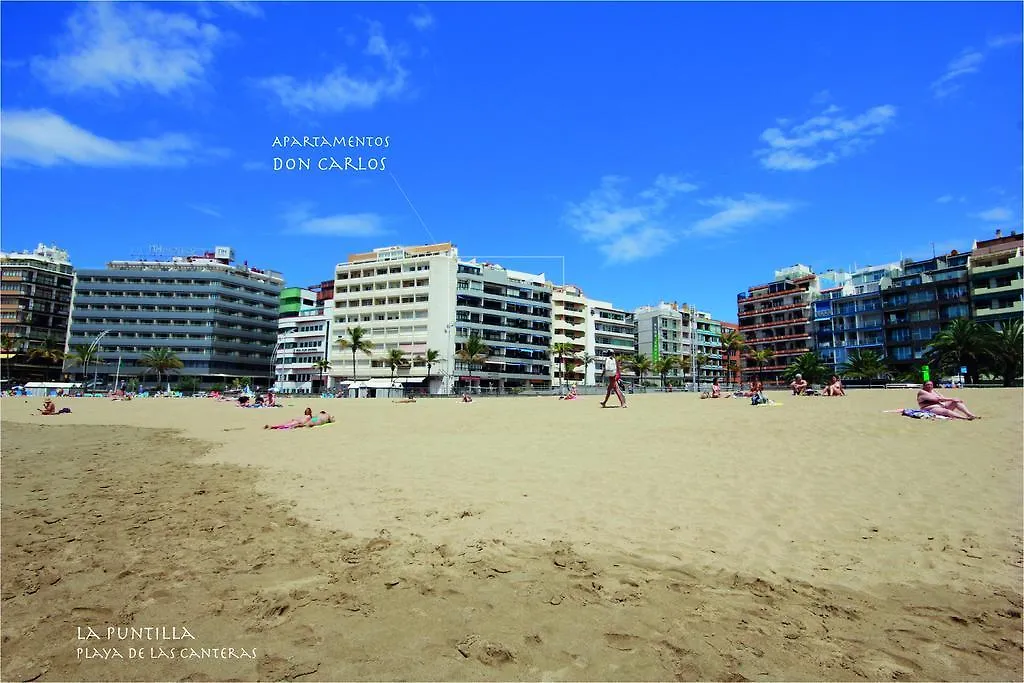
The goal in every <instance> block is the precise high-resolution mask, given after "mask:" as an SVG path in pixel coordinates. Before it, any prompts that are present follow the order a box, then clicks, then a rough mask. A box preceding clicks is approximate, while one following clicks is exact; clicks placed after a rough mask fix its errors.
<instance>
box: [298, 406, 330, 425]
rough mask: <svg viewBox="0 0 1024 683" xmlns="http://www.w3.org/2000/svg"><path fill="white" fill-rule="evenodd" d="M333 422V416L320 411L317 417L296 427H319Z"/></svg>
mask: <svg viewBox="0 0 1024 683" xmlns="http://www.w3.org/2000/svg"><path fill="white" fill-rule="evenodd" d="M332 422H334V416H333V415H328V414H327V411H326V410H321V411H320V413H319V414H318V415H316V416H315V417H314V418H313V419H311V420H310V421H309V422H306V423H305V424H301V425H297V426H298V427H310V428H312V427H319V426H320V425H325V424H330V423H332Z"/></svg>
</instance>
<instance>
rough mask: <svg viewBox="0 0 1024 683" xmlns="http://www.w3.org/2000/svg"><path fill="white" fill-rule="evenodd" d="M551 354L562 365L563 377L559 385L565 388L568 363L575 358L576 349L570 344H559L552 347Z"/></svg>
mask: <svg viewBox="0 0 1024 683" xmlns="http://www.w3.org/2000/svg"><path fill="white" fill-rule="evenodd" d="M551 352H552V353H553V354H554V355H555V357H556V358H557V359H558V362H559V363H560V364H561V365H562V375H561V377H560V378H559V382H558V384H559V385H560V386H565V373H566V367H565V366H566V361H567V360H568V359H570V358H575V356H576V348H575V347H574V346H573V345H572V344H569V343H568V342H558V343H557V344H552V345H551Z"/></svg>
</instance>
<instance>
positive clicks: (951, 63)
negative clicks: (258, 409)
mask: <svg viewBox="0 0 1024 683" xmlns="http://www.w3.org/2000/svg"><path fill="white" fill-rule="evenodd" d="M0 20H2V21H0V32H2V35H0V39H2V40H0V44H2V46H3V48H2V49H3V52H2V81H0V102H2V122H0V124H2V125H0V130H2V133H0V134H2V146H0V153H2V185H0V221H2V227H3V233H2V245H0V246H2V248H3V249H5V250H12V249H16V250H20V249H25V248H33V247H34V246H35V244H36V243H37V242H39V241H45V242H47V243H57V244H58V245H59V246H61V247H63V248H66V249H68V250H69V251H70V252H71V257H72V260H73V262H74V263H75V265H76V266H78V267H98V266H102V265H103V264H105V263H106V262H107V261H108V260H111V259H118V258H132V257H135V256H137V255H140V254H146V253H149V252H150V250H151V247H152V245H161V246H162V247H163V248H164V249H165V253H171V252H173V251H174V250H178V249H190V248H199V247H211V248H212V247H213V246H215V245H231V246H234V247H235V250H236V254H237V255H238V258H239V259H240V260H242V259H244V260H248V262H249V263H250V264H251V265H255V266H259V267H266V268H272V269H275V270H279V271H282V272H283V273H284V274H285V277H286V279H287V281H288V283H289V284H291V285H305V284H310V283H312V282H316V281H320V280H322V279H326V278H329V277H331V276H332V273H333V265H334V264H335V263H336V262H338V261H342V260H344V259H345V258H346V256H347V254H349V253H352V252H360V251H365V250H367V249H370V248H373V247H378V246H387V245H391V244H406V245H414V244H423V243H428V242H432V241H446V240H451V241H453V242H455V243H456V244H457V245H458V246H459V249H460V253H461V254H462V255H463V256H480V257H497V256H503V257H510V256H523V257H532V256H564V264H565V277H566V279H567V280H568V281H569V282H572V283H575V284H578V285H579V286H581V287H582V288H583V289H584V291H585V292H586V293H587V294H588V295H589V296H592V297H594V298H599V299H605V300H612V301H613V302H615V303H616V304H617V305H619V306H622V307H626V308H632V307H634V306H637V305H641V304H645V303H657V302H658V301H660V300H669V301H671V300H677V301H681V302H682V301H686V302H692V303H694V304H696V305H698V306H699V307H700V308H702V309H704V310H709V311H711V312H712V313H713V314H714V315H715V316H716V317H719V318H723V319H731V320H734V319H735V316H736V305H735V302H736V299H735V297H736V294H737V292H739V291H742V290H743V289H745V288H746V287H747V286H749V285H753V284H759V283H761V282H765V281H768V280H770V279H771V278H772V273H773V271H774V270H775V269H776V268H781V267H784V266H787V265H791V264H794V263H804V264H807V265H810V266H812V267H814V268H815V269H819V270H824V269H826V268H830V267H849V266H852V265H853V264H857V265H867V264H877V263H883V262H888V261H893V260H896V259H898V258H899V257H900V254H903V255H905V256H922V257H923V256H927V255H930V254H931V251H932V243H934V244H935V248H936V249H937V250H938V251H940V252H941V251H945V250H948V249H950V248H960V249H964V248H969V247H970V244H971V241H972V240H974V239H977V238H985V237H988V236H990V235H991V234H992V232H993V231H994V230H995V229H996V228H1003V229H1004V231H1007V230H1012V229H1020V226H1021V213H1022V212H1021V187H1022V168H1021V161H1022V147H1024V142H1022V130H1021V126H1022V123H1021V121H1022V119H1024V114H1022V98H1024V96H1022V82H1024V74H1022V61H1024V60H1022V48H1021V28H1022V22H1024V19H1022V7H1021V5H1020V3H985V2H971V3H952V2H949V3H946V2H943V3H930V2H914V3H898V4H897V3H881V2H879V3H786V4H775V3H767V2H766V3H756V4H753V3H751V4H748V3H733V2H728V3H708V4H704V3H701V4H696V3H621V4H620V3H614V4H613V3H599V4H588V3H551V4H545V3H501V4H499V3H443V4H438V3H433V4H418V3H374V4H371V3H326V2H325V3H270V2H267V3H242V2H205V3H203V2H196V3H175V2H162V3H137V4H107V3H81V4H70V3H49V2H47V3H33V2H17V3H10V2H8V3H3V5H2V6H0ZM286 136H294V137H296V138H299V139H300V140H301V139H302V138H303V137H305V136H310V137H317V136H324V137H326V138H327V139H328V140H330V141H331V142H332V143H333V142H334V138H345V140H346V142H347V141H348V138H349V137H350V136H368V137H375V136H380V137H387V138H388V146H387V147H386V148H379V147H357V148H349V147H345V146H340V145H339V146H333V147H324V146H321V147H301V146H300V147H289V148H281V147H274V146H273V143H274V140H275V137H282V138H284V137H286ZM274 157H282V158H286V157H292V158H309V159H311V161H312V164H311V165H312V169H311V170H308V171H305V170H303V171H291V172H289V171H284V170H282V171H279V172H275V171H274V170H273V165H274V162H273V159H274ZM332 157H333V158H334V159H336V160H337V161H338V165H340V166H342V168H344V167H345V161H344V160H345V158H346V157H350V158H351V160H352V161H351V162H350V163H351V165H352V166H356V167H359V166H361V167H363V168H365V169H366V170H352V169H349V170H339V169H337V168H334V169H328V170H323V171H321V170H319V169H318V168H317V166H318V164H319V163H320V162H319V160H320V159H322V158H325V159H328V161H326V162H324V165H325V167H327V166H330V165H331V162H330V161H329V159H330V158H332ZM360 157H362V162H361V163H360V162H359V161H358V159H359V158H360ZM382 157H386V160H384V161H383V162H381V161H380V159H381V158H382ZM371 158H372V159H375V161H374V162H372V163H371V162H370V159H371ZM381 163H383V166H384V168H383V169H381V168H379V166H380V164H381ZM371 166H376V167H377V169H376V170H370V167H371ZM494 260H498V261H499V262H501V263H503V265H506V266H507V267H510V268H515V269H519V270H528V271H532V272H546V273H547V274H548V275H549V276H550V277H551V278H552V279H553V280H555V281H560V280H561V278H562V272H561V271H562V263H563V261H562V260H561V259H536V258H516V259H511V258H505V259H494Z"/></svg>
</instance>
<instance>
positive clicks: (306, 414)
mask: <svg viewBox="0 0 1024 683" xmlns="http://www.w3.org/2000/svg"><path fill="white" fill-rule="evenodd" d="M312 419H313V409H312V408H306V410H305V411H303V413H302V417H297V418H295V419H294V420H288V421H287V422H282V423H281V424H279V425H263V428H264V429H294V428H295V427H302V426H303V425H305V424H306V423H307V422H309V421H310V420H312Z"/></svg>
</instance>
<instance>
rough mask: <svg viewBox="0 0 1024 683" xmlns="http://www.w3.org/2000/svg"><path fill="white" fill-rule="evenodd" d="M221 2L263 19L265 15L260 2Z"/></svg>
mask: <svg viewBox="0 0 1024 683" xmlns="http://www.w3.org/2000/svg"><path fill="white" fill-rule="evenodd" d="M219 4H221V5H224V6H225V7H230V8H231V9H233V10H235V11H236V12H241V13H242V14H245V15H247V16H250V17H255V18H257V19H262V18H263V17H264V16H265V15H264V14H263V8H262V7H260V6H259V4H258V3H255V2H249V1H248V0H221V2H220V3H219Z"/></svg>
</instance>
